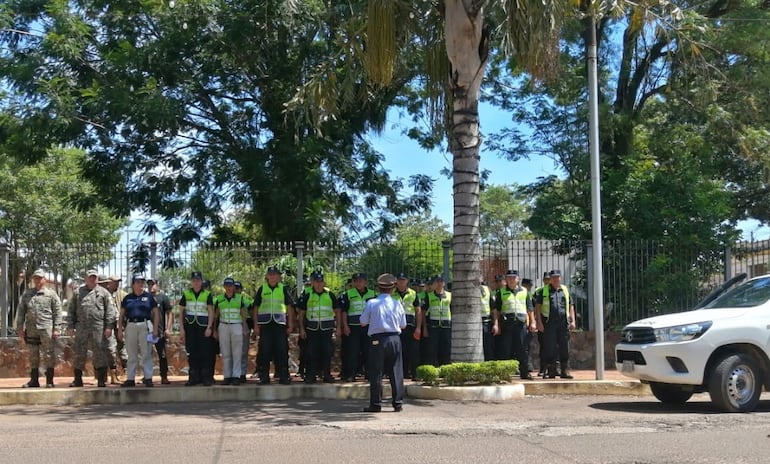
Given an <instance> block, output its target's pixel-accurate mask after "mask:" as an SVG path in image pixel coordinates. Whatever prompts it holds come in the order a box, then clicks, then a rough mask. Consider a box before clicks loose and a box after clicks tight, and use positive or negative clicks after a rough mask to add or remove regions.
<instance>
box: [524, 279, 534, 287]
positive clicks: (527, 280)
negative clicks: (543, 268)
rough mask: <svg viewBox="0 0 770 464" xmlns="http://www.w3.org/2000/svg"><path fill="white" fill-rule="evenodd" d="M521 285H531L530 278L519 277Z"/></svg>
mask: <svg viewBox="0 0 770 464" xmlns="http://www.w3.org/2000/svg"><path fill="white" fill-rule="evenodd" d="M521 285H522V286H524V285H532V279H521Z"/></svg>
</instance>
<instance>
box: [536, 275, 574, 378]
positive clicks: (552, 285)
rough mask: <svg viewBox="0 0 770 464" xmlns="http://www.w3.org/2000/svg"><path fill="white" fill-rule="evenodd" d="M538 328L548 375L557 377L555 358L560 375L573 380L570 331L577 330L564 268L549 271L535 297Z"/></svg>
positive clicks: (546, 376)
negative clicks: (547, 279)
mask: <svg viewBox="0 0 770 464" xmlns="http://www.w3.org/2000/svg"><path fill="white" fill-rule="evenodd" d="M535 311H536V314H537V324H538V328H542V331H543V344H544V345H545V353H544V354H543V356H544V359H545V365H546V371H545V378H548V379H553V378H556V375H557V374H556V361H557V359H558V361H559V362H560V365H561V370H560V372H559V374H558V375H559V377H561V378H562V379H571V378H573V377H572V375H571V374H570V373H569V368H568V364H569V332H570V331H571V330H575V306H574V305H573V304H572V301H570V297H569V290H568V289H567V286H566V285H562V283H561V271H560V270H559V269H554V270H552V271H551V272H550V273H549V282H548V285H545V286H543V290H542V292H540V293H539V294H538V297H537V299H536V300H535ZM557 356H558V357H557Z"/></svg>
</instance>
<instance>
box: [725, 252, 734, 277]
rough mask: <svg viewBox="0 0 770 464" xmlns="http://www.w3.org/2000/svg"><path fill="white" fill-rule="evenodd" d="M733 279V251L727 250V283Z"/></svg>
mask: <svg viewBox="0 0 770 464" xmlns="http://www.w3.org/2000/svg"><path fill="white" fill-rule="evenodd" d="M732 278H733V249H732V248H730V247H729V246H728V247H726V248H725V282H727V281H728V280H730V279H732Z"/></svg>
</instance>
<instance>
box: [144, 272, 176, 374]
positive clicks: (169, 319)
mask: <svg viewBox="0 0 770 464" xmlns="http://www.w3.org/2000/svg"><path fill="white" fill-rule="evenodd" d="M147 290H148V291H149V292H150V293H151V294H152V296H153V297H155V302H156V303H158V310H159V311H160V313H159V315H160V319H159V320H160V326H159V327H158V343H156V344H155V351H156V352H157V353H158V369H159V370H160V383H161V384H163V385H169V384H170V383H171V382H169V380H168V358H167V357H166V342H167V340H168V339H169V337H170V336H171V328H172V327H173V326H174V314H173V312H172V311H171V301H170V300H169V299H168V295H166V293H165V292H164V291H163V290H161V289H160V282H159V281H157V280H155V279H154V278H152V277H148V278H147Z"/></svg>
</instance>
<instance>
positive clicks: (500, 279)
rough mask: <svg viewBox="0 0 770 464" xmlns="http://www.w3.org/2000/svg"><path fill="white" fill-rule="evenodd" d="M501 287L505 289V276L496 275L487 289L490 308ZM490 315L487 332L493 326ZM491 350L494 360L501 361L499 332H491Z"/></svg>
mask: <svg viewBox="0 0 770 464" xmlns="http://www.w3.org/2000/svg"><path fill="white" fill-rule="evenodd" d="M503 287H505V276H504V275H503V274H496V275H495V277H494V279H493V280H492V285H491V287H490V288H489V290H490V292H491V293H492V301H491V302H490V303H491V304H492V306H494V301H495V299H496V298H497V291H498V290H500V289H501V288H503ZM490 309H491V308H490ZM490 314H491V316H492V321H490V323H489V330H490V331H492V329H493V326H494V324H493V322H494V314H492V313H490ZM492 350H493V355H494V359H503V354H502V343H500V332H499V331H498V333H494V332H492Z"/></svg>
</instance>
